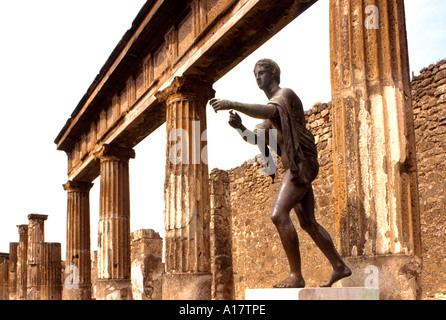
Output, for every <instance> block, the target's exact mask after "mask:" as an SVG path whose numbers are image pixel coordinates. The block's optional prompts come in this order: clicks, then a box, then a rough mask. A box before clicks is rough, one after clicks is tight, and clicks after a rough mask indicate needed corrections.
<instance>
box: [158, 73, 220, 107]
mask: <svg viewBox="0 0 446 320" xmlns="http://www.w3.org/2000/svg"><path fill="white" fill-rule="evenodd" d="M185 96H187V97H190V98H191V99H196V100H206V101H208V100H209V99H212V98H213V97H214V96H215V90H214V89H212V84H211V83H210V82H207V81H204V80H202V79H200V78H198V77H184V76H182V77H175V78H174V79H173V81H172V83H171V84H170V86H169V87H167V88H165V89H164V90H162V91H159V92H157V93H156V94H155V97H156V98H157V99H158V100H159V101H160V102H162V103H168V102H169V101H170V100H173V99H179V98H181V97H182V98H184V97H185Z"/></svg>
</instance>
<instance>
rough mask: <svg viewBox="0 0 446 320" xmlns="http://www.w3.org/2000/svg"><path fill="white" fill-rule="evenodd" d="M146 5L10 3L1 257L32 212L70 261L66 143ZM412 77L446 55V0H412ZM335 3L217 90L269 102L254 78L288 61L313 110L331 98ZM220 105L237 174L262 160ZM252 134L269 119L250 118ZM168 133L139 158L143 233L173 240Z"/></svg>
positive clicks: (219, 128) (217, 132)
mask: <svg viewBox="0 0 446 320" xmlns="http://www.w3.org/2000/svg"><path fill="white" fill-rule="evenodd" d="M144 2H145V0H88V1H87V0H76V1H75V0H65V1H60V0H39V1H36V0H22V1H11V0H10V1H7V0H0V37H1V38H0V39H1V44H2V46H1V49H0V99H1V100H0V106H1V116H0V137H1V138H0V139H1V150H2V157H0V188H1V189H0V191H1V192H0V252H9V243H10V242H18V240H19V236H18V232H17V227H16V226H17V225H19V224H27V223H28V219H27V216H28V214H30V213H39V214H46V215H48V216H49V217H48V220H47V221H46V224H45V231H46V232H45V237H46V238H45V241H47V242H60V243H62V249H63V256H62V258H63V259H65V245H66V239H65V238H66V207H67V203H66V202H67V199H66V198H67V196H66V192H65V191H64V190H63V188H62V184H64V183H66V181H67V157H66V155H65V153H64V152H62V151H57V150H56V145H55V144H54V139H55V138H56V136H57V135H58V133H59V132H60V130H61V129H62V127H63V125H64V124H65V122H66V121H67V119H68V118H69V116H70V115H71V113H72V111H73V110H74V108H75V107H76V106H77V104H78V102H79V101H80V99H81V98H82V96H83V95H84V94H85V92H86V91H87V89H88V87H89V86H90V84H91V83H92V81H93V79H94V78H95V76H96V74H97V73H98V72H99V70H100V69H101V67H102V66H103V64H104V63H105V61H106V59H107V58H108V57H109V55H110V54H111V52H112V50H113V49H114V47H115V46H116V45H117V43H118V42H119V40H120V39H121V38H122V36H123V35H124V33H125V32H126V30H128V29H129V28H130V26H131V23H132V21H133V19H134V18H135V17H136V15H137V13H138V11H139V10H140V8H141V7H142V5H143V4H144ZM405 4H406V21H407V29H408V30H407V32H408V43H409V59H410V67H411V71H413V72H414V73H415V74H418V73H419V70H420V69H422V68H423V67H426V66H428V65H429V64H431V63H435V62H437V61H439V60H441V59H444V58H446V19H445V18H444V17H445V14H446V1H444V0H423V1H420V0H406V1H405ZM328 28H329V26H328V0H319V1H318V3H316V4H315V5H314V6H313V7H312V8H310V9H309V10H308V11H307V12H305V13H304V14H303V15H302V16H301V17H299V18H298V19H296V20H295V21H293V22H292V23H291V24H290V25H289V26H287V27H286V28H285V29H284V30H283V31H281V32H280V33H279V34H278V35H276V36H275V37H273V38H272V39H271V40H270V41H269V42H267V43H266V44H265V45H264V46H262V47H261V48H259V49H258V50H257V51H256V52H254V53H253V54H252V55H251V56H249V57H248V58H247V59H245V61H243V62H242V63H241V64H240V65H239V66H237V67H236V68H235V69H233V70H232V71H231V72H230V73H228V74H227V75H226V76H225V77H224V78H222V79H221V80H220V81H218V82H217V83H215V84H214V89H215V90H216V92H217V93H216V96H217V97H220V98H227V99H232V100H239V101H246V102H266V101H265V100H266V98H265V97H264V95H263V93H262V92H261V91H259V89H258V88H257V86H256V84H255V81H254V77H253V75H252V70H253V66H254V64H255V62H256V61H257V60H258V59H260V58H265V57H267V58H272V59H274V60H276V61H277V62H278V63H279V65H280V66H281V69H282V85H283V86H286V87H289V88H292V89H293V90H295V91H296V93H297V94H298V95H299V96H300V98H301V99H302V101H303V103H304V106H305V107H306V108H307V109H308V108H311V106H312V105H313V104H314V103H315V102H316V101H322V102H328V101H330V99H331V97H330V76H329V47H328V45H329V41H328V30H329V29H328ZM227 117H228V115H227V112H221V113H218V114H215V113H214V112H213V111H212V110H211V109H208V151H209V170H212V169H213V168H215V167H218V168H220V169H230V168H233V167H237V166H239V165H241V164H242V163H243V162H244V161H246V160H248V159H250V158H253V157H254V156H255V155H256V154H258V149H257V148H255V147H251V146H249V145H247V144H245V143H244V142H243V141H242V140H241V139H240V138H239V136H238V134H237V133H236V132H235V131H234V130H233V129H232V128H230V127H229V126H228V125H227ZM242 118H243V120H244V123H245V125H246V126H247V127H249V128H252V127H253V126H254V125H255V124H256V123H257V122H259V121H258V120H252V119H249V118H248V117H243V116H242ZM165 139H166V132H165V126H162V127H160V128H159V129H158V130H157V131H155V132H154V133H153V134H152V135H151V136H149V137H148V138H147V139H145V140H144V141H143V142H141V143H140V144H139V145H138V146H136V148H135V151H136V158H135V159H134V160H130V183H131V185H130V192H131V230H132V231H135V230H138V229H141V228H149V229H154V230H156V231H158V232H160V234H161V235H164V224H163V216H162V215H163V213H162V211H163V186H164V164H165ZM94 184H95V185H94V187H93V189H92V190H91V193H90V201H91V230H92V237H91V244H92V250H96V248H97V228H98V227H97V226H98V219H99V204H98V199H99V179H97V180H96V181H94Z"/></svg>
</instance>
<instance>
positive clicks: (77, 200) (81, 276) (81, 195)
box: [63, 181, 93, 300]
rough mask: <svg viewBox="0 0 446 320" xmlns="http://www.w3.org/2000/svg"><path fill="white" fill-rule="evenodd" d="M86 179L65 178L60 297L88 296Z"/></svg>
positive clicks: (88, 218) (88, 265) (89, 263)
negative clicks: (68, 179)
mask: <svg viewBox="0 0 446 320" xmlns="http://www.w3.org/2000/svg"><path fill="white" fill-rule="evenodd" d="M92 186H93V184H92V183H90V182H84V181H68V183H66V184H65V185H64V189H65V190H66V191H67V198H68V203H67V251H66V262H65V263H66V265H65V273H66V281H65V287H64V291H63V299H64V300H90V299H91V258H90V256H91V254H90V195H89V193H90V189H91V187H92Z"/></svg>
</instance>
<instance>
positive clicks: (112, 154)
mask: <svg viewBox="0 0 446 320" xmlns="http://www.w3.org/2000/svg"><path fill="white" fill-rule="evenodd" d="M95 156H96V157H97V158H98V159H99V160H100V163H101V188H100V205H99V208H100V215H99V231H98V260H97V261H98V262H97V265H98V284H97V288H96V289H97V291H96V299H105V300H109V299H111V298H117V299H121V298H122V299H124V300H128V299H131V294H132V292H131V281H130V268H131V263H130V189H129V167H128V166H129V159H130V158H134V157H135V152H134V151H133V150H132V149H128V148H122V147H119V146H115V145H104V146H103V148H102V149H101V150H100V151H99V152H98V153H96V155H95ZM108 280H109V281H110V283H107V281H108ZM114 289H115V290H116V292H115V293H113V292H112V290H114Z"/></svg>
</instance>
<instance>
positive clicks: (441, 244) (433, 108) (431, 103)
mask: <svg viewBox="0 0 446 320" xmlns="http://www.w3.org/2000/svg"><path fill="white" fill-rule="evenodd" d="M412 98H413V107H414V126H415V135H416V143H417V161H418V189H419V194H420V211H421V232H422V250H423V251H422V252H423V269H422V274H421V286H422V289H423V299H430V298H431V299H432V298H441V297H443V298H445V297H446V211H445V208H446V199H445V192H446V159H445V156H446V60H442V61H440V62H438V63H437V64H434V65H431V66H429V67H427V68H424V69H423V70H421V72H420V75H419V76H417V77H414V78H413V80H412Z"/></svg>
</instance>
